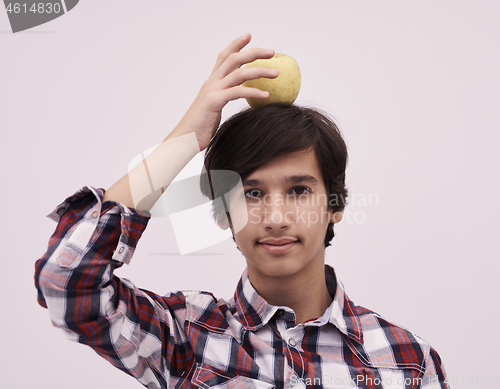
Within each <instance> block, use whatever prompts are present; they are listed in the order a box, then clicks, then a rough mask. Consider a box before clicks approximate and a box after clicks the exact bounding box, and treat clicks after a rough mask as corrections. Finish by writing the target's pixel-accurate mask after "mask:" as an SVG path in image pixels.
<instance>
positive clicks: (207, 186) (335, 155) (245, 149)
mask: <svg viewBox="0 0 500 389" xmlns="http://www.w3.org/2000/svg"><path fill="white" fill-rule="evenodd" d="M311 147H312V148H313V150H314V154H315V156H316V159H317V161H318V166H319V167H320V169H321V173H322V176H323V181H324V184H325V188H326V190H327V192H328V198H329V199H330V200H329V208H330V209H332V210H333V212H338V211H341V210H342V209H343V208H344V207H345V205H346V198H347V194H348V193H347V189H346V187H345V170H346V165H347V147H346V144H345V142H344V140H343V139H342V136H341V134H340V131H339V129H338V127H337V125H336V124H335V123H334V122H333V120H332V119H330V118H329V117H328V116H327V115H326V114H324V113H322V112H320V111H319V110H317V109H313V108H305V107H299V106H296V105H288V104H286V105H285V104H270V105H267V106H264V107H262V108H259V109H247V110H245V111H242V112H240V113H238V114H236V115H234V116H232V117H231V118H229V119H228V120H227V121H225V122H224V123H223V124H222V125H221V126H220V127H219V129H218V130H217V132H216V133H215V135H214V137H213V138H212V140H211V142H210V144H209V145H208V147H207V150H206V153H205V169H206V170H207V172H209V175H208V177H207V174H203V175H202V176H201V180H200V186H201V190H202V192H203V194H204V195H205V196H207V197H209V198H210V199H214V198H218V197H219V196H221V195H223V194H224V193H225V192H224V191H226V192H227V191H228V190H229V189H230V188H227V187H224V186H227V182H226V185H220V184H215V183H214V182H213V179H212V180H211V177H210V172H211V171H214V170H228V171H232V172H236V173H238V174H239V176H241V180H244V179H245V178H246V177H248V176H249V175H250V174H251V173H252V172H253V171H255V170H256V169H258V168H259V167H260V166H262V165H264V164H265V163H267V162H268V161H270V160H272V159H274V158H276V157H279V156H282V155H285V154H288V153H292V152H296V151H301V150H307V149H309V148H311ZM210 180H211V181H210ZM213 187H215V188H217V189H218V192H219V193H212V192H213ZM227 211H228V209H227V205H226V209H224V208H223V207H217V206H214V219H216V220H217V219H219V220H224V218H226V217H227V216H229V214H228V212H227ZM333 237H334V233H333V223H330V224H329V225H328V229H327V232H326V236H325V247H328V246H329V245H330V241H331V240H332V238H333ZM233 239H234V237H233Z"/></svg>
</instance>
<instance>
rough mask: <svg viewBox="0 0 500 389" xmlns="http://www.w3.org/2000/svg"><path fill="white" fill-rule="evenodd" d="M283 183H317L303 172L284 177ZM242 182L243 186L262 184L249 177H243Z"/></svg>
mask: <svg viewBox="0 0 500 389" xmlns="http://www.w3.org/2000/svg"><path fill="white" fill-rule="evenodd" d="M285 183H286V184H288V183H292V184H303V183H307V184H311V185H317V184H318V180H317V179H316V178H314V177H313V176H311V175H309V174H303V175H298V176H288V177H285ZM242 184H243V186H259V185H263V182H262V181H260V180H256V179H250V180H249V179H245V180H243V183H242Z"/></svg>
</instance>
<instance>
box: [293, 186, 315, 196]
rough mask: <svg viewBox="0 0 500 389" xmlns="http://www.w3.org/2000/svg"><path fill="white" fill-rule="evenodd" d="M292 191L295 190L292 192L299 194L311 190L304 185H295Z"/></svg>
mask: <svg viewBox="0 0 500 389" xmlns="http://www.w3.org/2000/svg"><path fill="white" fill-rule="evenodd" d="M293 191H295V193H294V194H297V195H299V196H300V195H303V194H306V193H309V192H311V190H310V189H309V188H307V187H305V186H296V187H295V188H293Z"/></svg>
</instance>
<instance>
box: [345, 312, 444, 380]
mask: <svg viewBox="0 0 500 389" xmlns="http://www.w3.org/2000/svg"><path fill="white" fill-rule="evenodd" d="M355 311H356V315H357V316H358V318H359V321H360V324H361V327H362V331H363V344H362V346H360V348H362V350H363V353H362V354H363V355H364V357H365V358H366V360H367V362H369V364H371V365H374V366H376V367H382V368H383V367H386V368H393V369H394V368H399V369H414V370H418V371H419V373H420V374H423V373H425V372H426V370H428V369H430V368H432V369H433V368H434V367H435V366H436V365H441V359H440V357H439V355H438V354H437V352H436V351H435V350H434V349H433V348H432V347H431V346H430V344H429V343H427V342H426V341H425V340H423V339H422V338H421V337H419V336H418V335H416V334H415V333H414V332H412V331H410V330H409V329H407V328H405V327H403V326H401V325H397V324H395V323H392V322H390V321H388V320H386V319H385V318H383V317H382V316H381V315H379V314H378V313H376V312H374V311H371V310H369V309H367V308H364V307H361V306H356V307H355ZM360 351H361V350H360ZM427 372H428V371H427Z"/></svg>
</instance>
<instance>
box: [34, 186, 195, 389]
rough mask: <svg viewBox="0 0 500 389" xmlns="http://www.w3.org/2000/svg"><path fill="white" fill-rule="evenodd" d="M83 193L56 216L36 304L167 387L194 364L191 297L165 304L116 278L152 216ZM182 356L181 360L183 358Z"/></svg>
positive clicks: (140, 375)
mask: <svg viewBox="0 0 500 389" xmlns="http://www.w3.org/2000/svg"><path fill="white" fill-rule="evenodd" d="M103 194H104V190H102V189H95V188H91V187H84V188H82V189H81V190H80V191H78V192H77V193H75V194H74V195H73V196H71V197H68V198H67V199H66V200H65V201H64V202H63V203H61V204H60V205H59V206H58V207H57V208H56V209H55V210H54V212H52V213H51V214H50V215H48V217H49V218H51V219H53V220H55V221H57V222H58V225H57V227H56V230H55V232H54V234H53V235H52V237H51V239H50V241H49V245H48V249H47V252H46V253H45V254H44V256H43V257H42V258H40V259H39V260H38V261H37V262H36V265H35V286H36V288H37V290H38V303H39V304H40V305H41V306H42V307H44V308H47V309H48V310H49V314H50V318H51V321H52V324H53V325H54V326H56V327H58V328H61V329H62V330H63V331H64V332H65V333H66V334H67V336H68V337H69V338H70V339H72V340H74V341H77V342H79V343H83V344H86V345H88V346H90V347H92V348H93V349H94V350H95V351H96V352H97V353H98V354H99V355H101V356H102V357H103V358H105V359H106V360H108V361H109V362H110V363H112V364H113V365H114V366H116V367H117V368H119V369H121V370H123V371H124V372H126V373H127V374H130V375H132V376H134V377H135V378H137V379H138V380H139V381H140V382H141V383H142V384H143V385H145V386H147V387H148V388H161V387H167V382H168V381H169V379H170V374H174V375H176V376H179V375H180V374H181V370H183V369H185V368H186V366H184V365H183V364H179V362H176V360H177V361H179V360H182V361H184V363H185V361H186V360H189V358H186V357H187V356H188V355H189V350H188V349H185V348H184V347H186V348H187V347H188V342H186V338H185V334H184V332H183V316H184V312H185V297H184V295H183V294H182V293H175V294H171V295H170V296H168V297H167V296H165V297H160V296H158V295H156V294H154V293H151V292H149V291H145V290H142V289H138V288H137V287H135V286H134V285H133V284H132V283H131V282H130V281H128V280H127V279H120V278H119V277H117V276H115V275H114V274H113V272H114V270H115V269H116V268H119V267H121V266H122V265H123V264H124V263H125V264H127V263H129V261H130V259H131V258H132V255H133V253H134V250H135V248H136V245H137V242H138V240H139V238H140V237H141V235H142V233H143V231H144V230H145V228H146V225H147V223H148V221H149V218H150V216H149V215H148V214H147V213H143V212H139V211H136V210H133V209H130V208H127V207H125V206H123V205H120V204H118V203H114V202H106V203H104V204H103V203H102V198H103ZM179 354H181V355H179Z"/></svg>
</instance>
